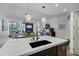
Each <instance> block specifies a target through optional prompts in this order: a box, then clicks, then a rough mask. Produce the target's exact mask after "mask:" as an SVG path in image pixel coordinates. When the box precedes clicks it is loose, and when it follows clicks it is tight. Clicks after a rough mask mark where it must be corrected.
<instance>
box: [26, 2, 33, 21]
mask: <svg viewBox="0 0 79 59" xmlns="http://www.w3.org/2000/svg"><path fill="white" fill-rule="evenodd" d="M28 10H30V9H29V3H28V7H27V13H25V18H26V20H27V22H30V21H31V18H32V17H31V15H30V13H29V11H28Z"/></svg>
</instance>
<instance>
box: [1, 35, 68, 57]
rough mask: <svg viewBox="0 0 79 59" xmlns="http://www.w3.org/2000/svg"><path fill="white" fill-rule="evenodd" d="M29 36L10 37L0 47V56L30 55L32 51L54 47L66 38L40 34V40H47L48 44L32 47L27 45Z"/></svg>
mask: <svg viewBox="0 0 79 59" xmlns="http://www.w3.org/2000/svg"><path fill="white" fill-rule="evenodd" d="M30 39H31V38H19V39H10V40H8V41H7V42H6V43H5V44H4V45H3V46H2V48H0V56H19V55H26V56H27V55H31V54H33V53H36V52H39V51H42V50H44V49H47V48H50V47H54V46H56V45H59V44H62V43H65V42H67V41H68V40H66V39H60V38H56V37H50V36H41V37H40V39H39V41H40V40H48V41H50V42H53V43H50V44H46V45H43V46H39V47H36V48H32V47H31V46H30V45H29V42H31V40H30Z"/></svg>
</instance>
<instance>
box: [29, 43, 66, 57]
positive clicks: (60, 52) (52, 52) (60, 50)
mask: <svg viewBox="0 0 79 59" xmlns="http://www.w3.org/2000/svg"><path fill="white" fill-rule="evenodd" d="M66 55H67V44H66V43H64V44H60V45H58V46H55V47H51V48H48V49H46V50H43V51H40V52H37V53H35V54H32V55H30V56H66Z"/></svg>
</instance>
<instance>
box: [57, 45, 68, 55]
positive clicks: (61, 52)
mask: <svg viewBox="0 0 79 59" xmlns="http://www.w3.org/2000/svg"><path fill="white" fill-rule="evenodd" d="M66 55H67V46H66V45H60V46H58V56H66Z"/></svg>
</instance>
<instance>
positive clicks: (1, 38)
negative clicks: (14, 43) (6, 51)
mask: <svg viewBox="0 0 79 59" xmlns="http://www.w3.org/2000/svg"><path fill="white" fill-rule="evenodd" d="M2 19H4V21H5V27H6V28H7V30H6V31H2ZM7 25H8V19H6V18H5V17H3V16H1V15H0V46H1V45H3V43H4V42H6V41H7V40H8V34H9V31H8V26H7Z"/></svg>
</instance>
